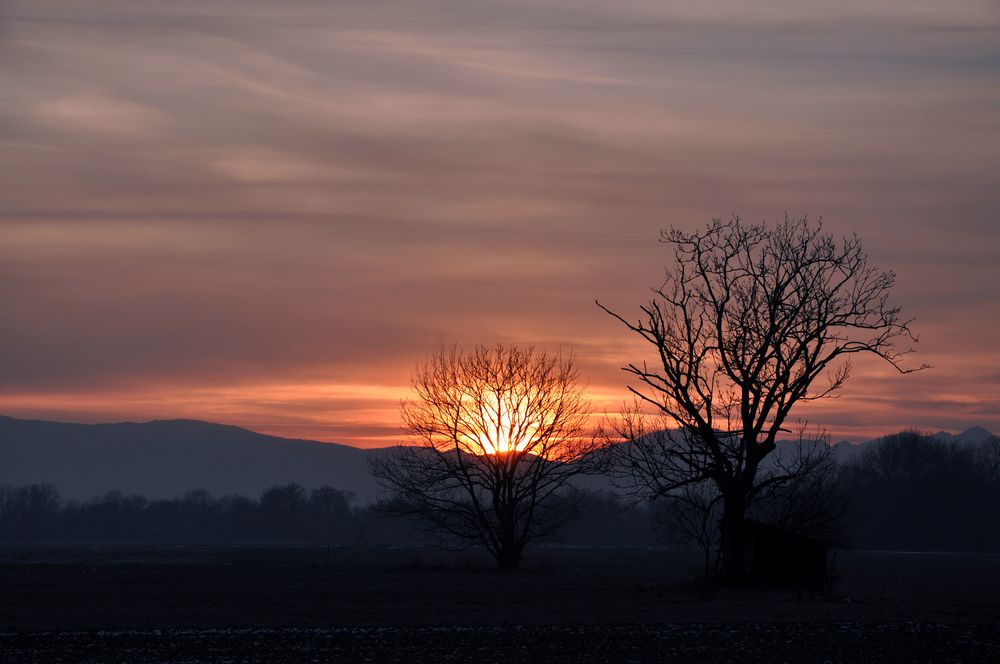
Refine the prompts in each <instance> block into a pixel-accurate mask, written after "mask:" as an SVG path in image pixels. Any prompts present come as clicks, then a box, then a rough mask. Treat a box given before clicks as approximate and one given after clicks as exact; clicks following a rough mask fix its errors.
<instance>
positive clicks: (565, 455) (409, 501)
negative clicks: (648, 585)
mask: <svg viewBox="0 0 1000 664" xmlns="http://www.w3.org/2000/svg"><path fill="white" fill-rule="evenodd" d="M412 384H413V389H414V391H415V392H416V398H415V399H413V400H410V401H405V402H404V403H403V405H402V414H403V421H404V423H405V430H406V432H407V433H408V434H409V436H410V438H411V439H412V441H413V444H411V445H400V446H398V447H395V448H393V450H392V451H390V452H389V453H386V454H383V455H380V456H376V457H373V458H372V459H371V460H370V468H371V471H372V474H373V475H374V476H375V477H376V479H377V480H378V481H379V484H380V486H381V488H382V489H383V491H384V492H385V494H384V495H383V496H382V497H381V499H380V506H381V508H382V509H383V510H384V511H387V512H388V513H390V514H393V515H397V516H412V517H416V518H417V519H418V520H419V522H420V523H422V524H423V525H424V526H425V528H426V530H427V532H428V533H430V534H431V535H432V536H434V537H435V538H437V539H438V541H439V542H440V543H441V544H444V545H445V546H449V547H454V548H464V547H468V546H472V545H476V544H481V545H483V546H485V547H486V549H487V550H488V551H489V552H490V554H491V555H492V556H493V557H494V558H495V559H496V561H497V563H498V564H499V565H500V567H501V568H506V569H512V568H516V567H518V565H519V562H520V560H521V555H522V552H523V551H524V548H525V546H526V545H527V544H528V542H530V541H531V540H533V539H537V538H539V537H543V536H547V535H549V534H551V533H552V532H554V531H555V530H556V529H557V528H558V527H559V526H561V525H562V524H563V523H564V522H565V520H566V518H567V517H568V515H569V510H568V509H567V508H568V505H567V501H566V500H565V495H563V494H564V493H565V492H566V491H567V490H568V489H569V486H568V483H569V480H570V479H571V478H572V477H573V476H575V475H577V474H579V473H582V472H587V471H588V470H589V469H590V468H591V460H592V459H593V458H594V455H593V454H592V452H593V451H594V449H595V443H594V440H595V439H594V437H593V436H591V435H588V434H587V432H586V426H587V421H588V418H589V416H590V414H591V409H590V405H589V403H588V402H587V401H586V400H585V399H584V398H583V395H582V385H581V383H580V380H579V373H578V371H577V369H576V368H575V366H574V364H573V361H572V358H568V359H567V358H563V357H561V356H560V355H558V354H550V353H545V352H539V351H536V350H535V349H533V348H518V347H516V346H510V347H505V346H502V345H497V346H494V347H484V346H477V347H476V348H475V349H473V350H471V351H469V352H463V351H461V350H458V349H455V348H453V349H451V350H450V351H445V350H442V351H441V352H439V353H438V354H436V355H434V356H433V357H431V358H430V359H428V360H427V361H426V362H424V363H422V364H420V365H419V366H418V367H417V369H416V371H415V372H414V374H413V379H412Z"/></svg>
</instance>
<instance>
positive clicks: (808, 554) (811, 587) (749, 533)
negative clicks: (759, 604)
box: [744, 519, 831, 593]
mask: <svg viewBox="0 0 1000 664" xmlns="http://www.w3.org/2000/svg"><path fill="white" fill-rule="evenodd" d="M744 528H745V532H744V535H745V537H746V547H747V560H748V562H749V566H748V567H749V577H750V583H751V584H752V585H755V586H760V587H769V588H788V589H792V590H798V591H799V592H800V593H801V592H804V591H805V592H826V590H827V588H828V587H829V586H828V580H829V579H828V577H829V572H828V567H827V560H828V558H829V553H830V548H831V545H830V544H829V543H827V542H823V541H820V540H818V539H814V538H811V537H806V536H803V535H799V534H797V533H794V532H791V531H788V530H783V529H781V528H777V527H775V526H771V525H768V524H766V523H761V522H759V521H754V520H752V519H747V520H746V522H745V524H744Z"/></svg>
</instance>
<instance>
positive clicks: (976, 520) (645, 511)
mask: <svg viewBox="0 0 1000 664" xmlns="http://www.w3.org/2000/svg"><path fill="white" fill-rule="evenodd" d="M834 484H835V491H836V493H837V494H839V495H840V496H842V497H843V498H844V499H845V501H846V504H847V506H848V507H847V512H846V515H845V518H844V524H843V530H844V534H845V540H846V542H847V543H848V544H849V545H850V546H854V547H857V548H865V549H897V550H955V551H993V552H1000V440H998V439H996V438H993V439H990V440H987V441H985V442H983V443H981V444H978V445H973V444H968V443H955V442H944V441H938V440H935V439H934V438H932V437H928V436H922V435H919V434H916V433H901V434H897V435H894V436H888V437H886V438H883V439H882V440H880V441H878V442H875V443H871V444H869V445H868V446H866V447H865V449H864V450H863V451H861V453H860V454H859V455H858V456H857V457H856V458H855V459H853V460H851V461H849V462H847V463H844V464H842V465H841V466H840V467H839V468H838V469H837V472H836V478H835V482H834ZM351 498H352V497H351V495H350V494H348V493H346V492H343V491H339V490H337V489H335V488H333V487H329V486H324V487H321V488H318V489H314V490H312V491H307V490H306V489H305V488H303V487H302V486H300V485H298V484H286V485H280V486H274V487H271V488H270V489H267V490H266V491H264V493H263V494H262V495H261V496H260V497H259V498H250V497H247V496H242V495H229V496H223V497H218V498H216V497H213V496H211V495H209V494H208V493H207V492H205V491H200V490H196V491H190V492H188V493H186V494H184V495H183V496H179V497H177V498H173V499H169V500H149V499H146V498H144V497H143V496H138V495H125V494H122V493H121V492H120V491H109V492H108V493H106V494H104V495H103V496H100V497H97V498H93V499H91V500H87V501H83V502H80V501H76V500H65V499H63V498H61V497H60V495H59V492H58V490H57V488H56V487H54V486H52V485H50V484H33V485H29V486H22V487H9V486H0V541H2V542H8V543H10V542H57V541H78V542H79V541H97V542H149V543H225V542H248V541H257V542H313V543H331V544H353V543H367V544H392V543H416V542H421V541H422V538H421V536H420V534H419V531H418V530H417V529H416V527H415V524H414V523H409V522H406V521H402V520H399V519H387V518H384V517H382V516H380V514H379V513H378V510H377V509H375V508H373V507H371V506H357V505H353V504H352V502H351ZM796 499H801V496H800V497H798V498H796ZM573 500H574V503H575V511H574V515H573V516H572V518H570V520H569V521H568V522H567V523H566V526H565V527H564V528H563V529H562V531H561V532H560V533H559V535H558V536H557V538H556V540H555V541H557V542H560V543H564V544H571V545H581V546H648V545H653V544H661V543H680V542H681V541H682V540H683V539H684V538H685V537H686V536H688V534H686V533H684V532H679V531H677V529H676V528H674V529H673V530H671V528H672V526H671V524H676V523H678V520H677V519H676V518H673V517H674V516H676V515H671V514H670V513H669V508H668V506H667V504H666V503H664V504H658V503H652V504H648V503H645V504H635V503H634V502H633V501H627V500H623V499H621V498H617V497H615V496H612V495H609V494H606V493H598V492H588V491H580V492H577V493H576V494H575V496H574V498H573Z"/></svg>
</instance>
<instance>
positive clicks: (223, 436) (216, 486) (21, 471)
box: [0, 416, 376, 502]
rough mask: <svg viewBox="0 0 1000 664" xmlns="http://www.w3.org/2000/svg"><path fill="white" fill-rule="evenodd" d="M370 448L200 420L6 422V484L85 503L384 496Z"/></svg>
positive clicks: (0, 421) (0, 426) (1, 448)
mask: <svg viewBox="0 0 1000 664" xmlns="http://www.w3.org/2000/svg"><path fill="white" fill-rule="evenodd" d="M370 453H371V452H370V451H367V450H361V449H358V448H355V447H349V446H346V445H336V444H333V443H321V442H318V441H313V440H294V439H288V438H279V437H277V436H266V435H263V434H259V433H255V432H253V431H249V430H247V429H241V428H239V427H235V426H226V425H222V424H212V423H210V422H200V421H196V420H166V421H153V422H143V423H135V422H123V423H118V424H67V423H61V422H46V421H40V420H19V419H14V418H10V417H2V416H0V484H10V485H23V484H33V483H41V482H47V483H51V484H55V485H56V486H57V487H58V488H59V491H60V492H61V493H62V495H63V496H64V497H67V498H76V499H86V498H92V497H94V496H96V495H99V494H103V493H105V492H107V491H108V490H111V489H118V490H120V491H123V492H125V493H139V494H142V495H144V496H146V497H148V498H172V497H174V496H177V495H179V494H182V493H184V492H185V491H188V490H190V489H206V490H208V491H210V492H211V493H212V494H213V495H216V496H221V495H225V494H228V493H241V494H244V495H248V496H253V497H256V496H259V495H260V493H261V492H262V491H263V490H264V489H266V488H267V487H269V486H272V485H274V484H282V483H288V482H297V483H299V484H301V485H303V486H304V487H306V488H307V489H311V488H315V487H318V486H321V485H323V484H329V485H330V486H333V487H336V488H338V489H341V490H345V491H351V492H353V493H354V494H355V495H356V496H357V498H358V500H359V501H360V502H368V501H369V500H371V499H372V498H374V496H375V492H376V489H375V482H374V480H373V479H372V477H371V475H370V474H369V473H368V468H367V464H366V458H367V456H368V454H370Z"/></svg>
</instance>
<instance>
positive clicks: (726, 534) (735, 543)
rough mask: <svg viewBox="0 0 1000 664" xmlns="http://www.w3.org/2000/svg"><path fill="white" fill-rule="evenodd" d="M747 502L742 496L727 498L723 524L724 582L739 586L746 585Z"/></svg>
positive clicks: (724, 504) (724, 500) (724, 503)
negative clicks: (745, 526) (745, 524)
mask: <svg viewBox="0 0 1000 664" xmlns="http://www.w3.org/2000/svg"><path fill="white" fill-rule="evenodd" d="M745 515H746V502H745V500H744V499H743V497H742V496H725V497H724V498H723V511H722V523H721V531H722V532H721V535H722V581H723V583H725V584H727V585H732V586H738V585H742V584H744V583H746V580H747V569H746V538H745V534H744V528H743V519H744V517H745Z"/></svg>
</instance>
